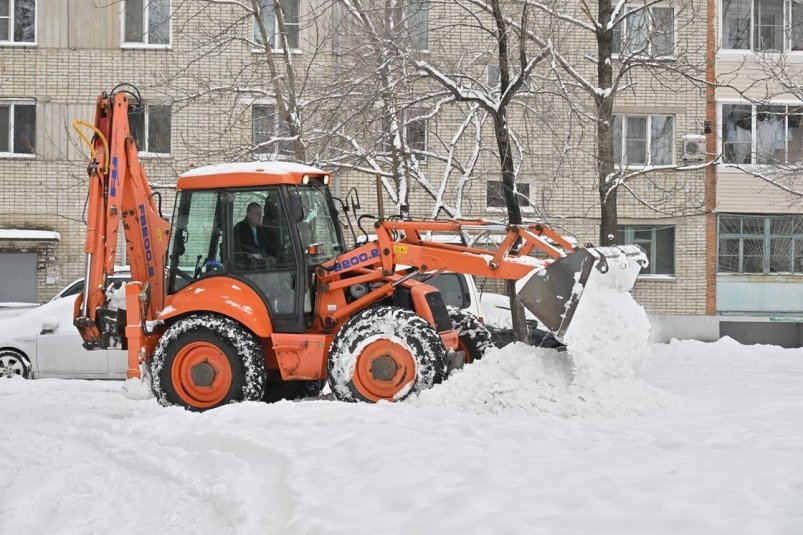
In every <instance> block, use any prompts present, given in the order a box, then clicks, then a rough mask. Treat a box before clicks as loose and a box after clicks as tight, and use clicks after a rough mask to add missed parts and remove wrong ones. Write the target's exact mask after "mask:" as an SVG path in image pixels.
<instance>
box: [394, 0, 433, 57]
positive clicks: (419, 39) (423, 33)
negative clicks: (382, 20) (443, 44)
mask: <svg viewBox="0 0 803 535" xmlns="http://www.w3.org/2000/svg"><path fill="white" fill-rule="evenodd" d="M393 24H394V26H395V27H396V28H402V29H403V31H404V32H405V36H406V37H405V38H406V41H407V44H408V46H409V47H410V48H411V49H413V50H428V49H429V0H407V1H406V2H405V1H402V2H400V3H399V4H398V5H397V7H396V11H395V12H394V17H393Z"/></svg>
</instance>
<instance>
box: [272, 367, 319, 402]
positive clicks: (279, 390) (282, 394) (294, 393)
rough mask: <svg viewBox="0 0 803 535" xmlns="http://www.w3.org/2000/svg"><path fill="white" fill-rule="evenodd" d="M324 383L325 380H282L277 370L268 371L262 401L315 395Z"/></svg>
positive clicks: (291, 399)
mask: <svg viewBox="0 0 803 535" xmlns="http://www.w3.org/2000/svg"><path fill="white" fill-rule="evenodd" d="M325 385H326V381H284V380H282V378H281V375H280V373H279V372H278V371H275V372H274V371H269V372H268V381H267V383H266V384H265V393H264V394H263V396H262V401H265V402H267V403H275V402H277V401H281V400H283V399H286V400H288V401H293V400H296V399H304V398H311V397H317V396H320V395H321V391H322V390H323V387H324V386H325Z"/></svg>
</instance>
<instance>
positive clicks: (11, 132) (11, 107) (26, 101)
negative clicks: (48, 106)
mask: <svg viewBox="0 0 803 535" xmlns="http://www.w3.org/2000/svg"><path fill="white" fill-rule="evenodd" d="M17 104H22V105H25V106H30V105H33V106H34V110H35V111H34V120H35V121H38V117H39V110H38V106H37V105H36V100H34V99H13V100H11V99H9V100H0V105H2V106H8V107H9V112H8V135H9V138H8V139H9V149H10V150H9V151H7V152H5V151H0V158H24V159H35V158H36V147H34V152H33V154H27V153H24V152H14V106H15V105H17ZM34 132H35V133H36V135H37V138H38V137H39V136H38V134H39V132H38V130H37V128H36V124H35V123H34Z"/></svg>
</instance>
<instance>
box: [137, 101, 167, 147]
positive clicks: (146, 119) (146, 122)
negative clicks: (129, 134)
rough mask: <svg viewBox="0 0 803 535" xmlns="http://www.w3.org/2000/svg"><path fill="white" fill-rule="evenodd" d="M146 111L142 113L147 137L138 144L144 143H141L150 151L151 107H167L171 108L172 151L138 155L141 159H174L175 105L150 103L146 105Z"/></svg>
mask: <svg viewBox="0 0 803 535" xmlns="http://www.w3.org/2000/svg"><path fill="white" fill-rule="evenodd" d="M144 106H145V109H144V111H143V112H142V120H143V125H142V132H143V134H144V136H145V139H144V140H137V141H138V142H142V141H144V143H139V144H143V145H146V146H147V147H148V149H150V148H151V147H150V145H151V143H150V133H149V131H148V126H149V125H150V120H151V119H150V117H151V106H167V107H169V108H170V150H169V152H153V151H151V150H140V151H139V152H138V153H137V154H138V155H139V156H140V158H172V157H173V105H172V104H171V103H169V102H148V103H145V104H144Z"/></svg>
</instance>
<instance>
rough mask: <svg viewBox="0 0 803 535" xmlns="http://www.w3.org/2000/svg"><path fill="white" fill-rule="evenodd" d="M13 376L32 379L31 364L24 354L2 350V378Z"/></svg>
mask: <svg viewBox="0 0 803 535" xmlns="http://www.w3.org/2000/svg"><path fill="white" fill-rule="evenodd" d="M12 375H19V376H20V377H22V378H24V379H30V378H31V364H30V363H29V361H28V359H27V358H26V357H25V356H24V355H23V354H22V353H19V352H17V351H14V350H13V349H3V350H0V377H11V376H12Z"/></svg>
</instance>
